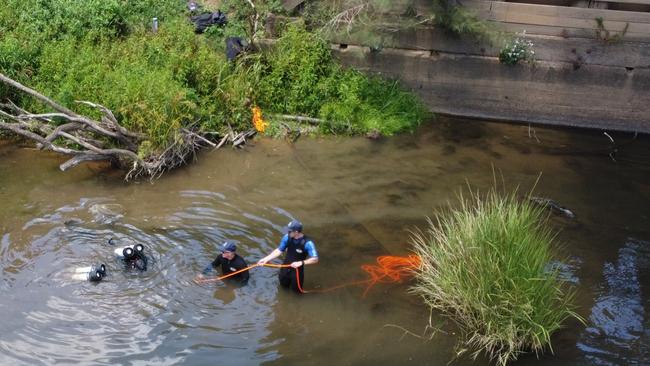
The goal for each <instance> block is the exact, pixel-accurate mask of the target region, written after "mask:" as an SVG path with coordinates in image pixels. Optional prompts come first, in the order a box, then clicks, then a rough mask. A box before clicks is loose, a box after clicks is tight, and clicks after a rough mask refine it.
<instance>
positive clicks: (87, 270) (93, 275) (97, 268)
mask: <svg viewBox="0 0 650 366" xmlns="http://www.w3.org/2000/svg"><path fill="white" fill-rule="evenodd" d="M104 277H106V265H104V264H103V263H102V264H98V265H96V264H93V265H92V266H89V267H79V268H75V270H74V274H73V275H72V278H74V279H76V280H88V281H90V282H100V281H101V280H103V279H104Z"/></svg>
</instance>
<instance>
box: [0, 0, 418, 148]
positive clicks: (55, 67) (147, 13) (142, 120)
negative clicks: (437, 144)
mask: <svg viewBox="0 0 650 366" xmlns="http://www.w3.org/2000/svg"><path fill="white" fill-rule="evenodd" d="M255 3H256V4H257V7H256V9H257V11H258V12H261V11H267V10H273V11H277V10H279V9H280V8H279V2H278V1H256V2H255ZM244 4H245V5H246V6H243V5H242V2H234V1H224V2H223V4H222V6H223V9H225V10H226V11H228V13H227V14H228V16H229V23H228V25H227V26H226V27H223V28H215V27H213V28H211V29H210V30H209V31H208V32H206V34H205V35H196V34H194V32H193V27H192V25H191V23H190V22H189V21H188V19H187V17H188V15H189V14H188V12H187V9H186V8H185V2H184V1H178V0H141V1H127V0H79V1H68V0H51V1H43V0H6V4H5V6H3V7H2V8H0V34H1V35H2V37H0V72H2V73H4V74H6V75H7V76H9V77H11V78H14V79H16V80H17V81H19V82H21V83H23V84H25V85H28V86H30V87H32V88H34V89H36V90H38V91H40V92H42V93H43V94H45V95H47V96H49V97H51V98H53V99H54V100H57V101H58V102H60V103H61V104H63V105H65V106H67V107H69V108H72V109H75V110H77V111H79V112H82V113H85V114H88V115H93V114H94V116H95V117H98V116H97V114H96V113H97V112H96V111H93V110H90V109H87V108H85V107H83V106H79V105H76V104H75V103H74V101H75V100H89V101H93V102H96V103H100V104H102V105H105V106H106V107H108V108H109V109H111V110H113V111H114V112H115V113H116V115H117V117H118V120H120V122H121V123H122V124H123V125H124V126H126V127H127V128H130V129H132V130H135V131H138V132H143V133H145V134H146V136H148V138H147V141H145V142H144V143H143V144H142V146H141V151H140V152H139V153H140V155H141V156H146V155H147V154H149V153H151V152H153V151H155V150H159V149H161V148H164V147H165V146H166V145H167V144H169V143H170V141H173V140H174V139H175V136H176V134H177V132H178V131H179V129H180V128H182V127H188V126H191V127H193V129H195V130H199V131H201V132H213V131H214V132H217V133H219V132H223V131H224V130H225V129H229V128H232V129H235V130H245V129H249V128H250V127H251V106H252V105H258V106H260V107H261V108H262V110H263V112H264V113H265V115H270V114H299V115H303V116H310V117H317V118H322V119H324V120H326V121H327V122H326V123H324V124H323V125H322V126H320V131H321V132H323V133H350V134H356V133H364V132H368V131H377V132H380V133H382V134H392V133H396V132H399V131H405V130H409V129H412V128H413V127H414V126H416V125H417V124H418V123H419V122H420V121H421V120H422V119H423V118H424V116H425V115H426V111H425V110H424V108H423V107H422V106H421V104H420V103H419V102H418V101H417V99H416V98H415V97H413V96H412V95H411V94H409V93H406V92H405V91H404V90H403V89H402V88H400V87H399V86H398V85H397V84H396V83H394V82H389V81H385V80H380V79H377V78H368V77H366V76H364V75H362V74H360V73H358V72H355V71H352V70H344V69H342V68H341V67H340V66H339V65H337V64H336V62H335V61H334V60H333V59H332V56H331V53H330V51H329V45H328V43H327V42H326V41H325V40H323V39H322V38H321V37H320V36H319V35H318V34H317V33H313V32H310V31H307V30H306V29H305V27H304V26H301V25H297V26H294V27H291V28H290V29H289V30H288V31H287V32H286V35H285V36H283V37H282V38H280V40H279V42H278V49H277V50H275V51H272V52H269V53H261V54H249V55H247V56H245V57H241V58H240V59H239V60H238V61H237V62H235V63H232V62H228V61H227V60H226V57H225V55H224V48H225V46H224V38H225V37H228V36H233V35H237V36H242V37H246V38H248V37H251V36H253V34H252V23H251V19H252V16H253V15H254V12H253V9H252V8H251V7H248V5H247V3H244ZM263 15H264V14H261V15H260V17H259V19H261V20H260V24H259V26H258V33H259V32H262V31H263V29H264V27H263V19H264V16H263ZM153 17H157V18H158V19H159V24H160V27H159V31H158V32H157V33H153V32H152V31H151V20H152V18H153ZM7 97H10V98H11V99H12V100H13V101H14V102H17V103H18V104H19V105H20V106H21V107H23V108H26V109H28V110H32V111H39V109H40V108H42V107H40V106H39V105H37V104H35V103H34V102H33V101H32V100H30V99H28V98H26V97H22V96H19V95H15V94H13V92H11V91H9V90H7V89H6V88H4V87H0V98H2V99H6V98H7ZM272 120H273V119H272V118H271V121H272ZM272 122H273V121H272Z"/></svg>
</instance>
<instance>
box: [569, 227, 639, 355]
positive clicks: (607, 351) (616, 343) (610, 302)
mask: <svg viewBox="0 0 650 366" xmlns="http://www.w3.org/2000/svg"><path fill="white" fill-rule="evenodd" d="M648 271H650V242H645V241H640V240H634V239H630V240H628V241H627V243H625V246H624V247H623V248H622V249H621V250H620V251H619V255H618V259H617V261H616V263H606V264H605V266H604V268H603V275H604V277H605V282H604V283H603V285H602V286H601V287H600V288H599V289H598V293H599V295H598V297H597V298H596V303H595V305H594V306H593V307H592V309H591V316H590V317H589V326H588V327H587V328H586V329H585V331H584V332H583V334H582V336H581V340H580V342H578V348H579V349H581V350H582V351H583V352H584V353H585V357H586V359H587V360H588V361H589V362H590V363H592V364H596V365H642V364H647V363H648V362H650V319H648V318H647V315H646V309H645V305H647V303H648V301H647V300H646V301H645V304H644V300H643V297H642V292H641V282H640V281H639V275H640V274H642V273H648ZM649 310H650V309H649Z"/></svg>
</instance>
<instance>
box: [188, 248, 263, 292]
mask: <svg viewBox="0 0 650 366" xmlns="http://www.w3.org/2000/svg"><path fill="white" fill-rule="evenodd" d="M235 251H237V246H236V245H235V243H233V242H231V241H227V242H225V243H223V245H222V246H221V254H219V255H218V256H217V258H215V259H214V261H212V263H210V264H209V265H208V266H207V267H205V269H204V270H203V272H202V273H201V274H199V275H198V276H196V280H198V281H200V280H202V279H204V278H205V276H206V275H208V274H210V273H211V272H212V270H213V269H215V268H218V267H221V274H222V276H226V275H229V274H231V273H234V272H237V271H239V270H242V269H244V268H246V267H248V264H247V263H246V261H245V260H244V258H242V257H241V256H240V255H239V254H237V253H235ZM249 278H250V274H249V273H248V271H243V272H240V273H238V274H236V275H232V276H230V277H228V278H225V280H232V281H233V282H237V283H238V284H240V285H245V284H247V283H248V279H249Z"/></svg>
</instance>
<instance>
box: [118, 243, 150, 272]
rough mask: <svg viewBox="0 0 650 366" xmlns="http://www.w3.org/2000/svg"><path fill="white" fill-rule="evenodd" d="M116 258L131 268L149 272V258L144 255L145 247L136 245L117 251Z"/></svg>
mask: <svg viewBox="0 0 650 366" xmlns="http://www.w3.org/2000/svg"><path fill="white" fill-rule="evenodd" d="M115 256H116V257H117V258H118V259H121V260H123V261H124V263H125V264H126V265H127V266H128V267H130V268H135V269H138V270H140V271H146V270H147V262H148V258H147V256H146V255H145V254H144V245H142V244H134V245H129V246H125V247H122V248H116V249H115Z"/></svg>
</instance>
